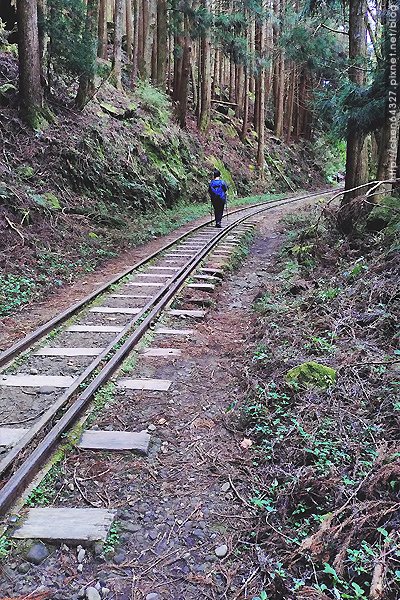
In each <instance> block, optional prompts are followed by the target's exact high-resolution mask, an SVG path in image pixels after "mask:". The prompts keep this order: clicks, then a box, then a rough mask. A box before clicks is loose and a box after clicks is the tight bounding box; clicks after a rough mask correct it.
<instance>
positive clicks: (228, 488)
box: [221, 481, 231, 493]
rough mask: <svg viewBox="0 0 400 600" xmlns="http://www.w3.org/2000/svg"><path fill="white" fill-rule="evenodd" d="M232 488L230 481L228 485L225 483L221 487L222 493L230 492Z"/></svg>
mask: <svg viewBox="0 0 400 600" xmlns="http://www.w3.org/2000/svg"><path fill="white" fill-rule="evenodd" d="M230 487H231V484H230V483H229V481H227V482H226V483H224V485H222V486H221V492H224V493H225V492H229V490H230Z"/></svg>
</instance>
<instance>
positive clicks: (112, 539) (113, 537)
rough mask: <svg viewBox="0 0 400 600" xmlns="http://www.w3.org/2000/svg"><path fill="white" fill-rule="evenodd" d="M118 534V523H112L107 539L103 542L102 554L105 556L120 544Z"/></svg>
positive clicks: (119, 530)
mask: <svg viewBox="0 0 400 600" xmlns="http://www.w3.org/2000/svg"><path fill="white" fill-rule="evenodd" d="M120 533H121V526H120V524H119V523H118V521H114V523H113V524H112V525H111V527H110V530H109V532H108V535H107V539H106V541H105V542H104V546H103V554H105V555H106V556H107V554H110V553H112V552H114V550H115V548H116V547H117V546H118V544H119V543H120Z"/></svg>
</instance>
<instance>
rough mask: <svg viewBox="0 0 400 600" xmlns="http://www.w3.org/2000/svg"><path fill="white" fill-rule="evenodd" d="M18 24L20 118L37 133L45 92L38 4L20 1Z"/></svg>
mask: <svg viewBox="0 0 400 600" xmlns="http://www.w3.org/2000/svg"><path fill="white" fill-rule="evenodd" d="M17 22H18V58H19V94H20V101H21V114H22V117H23V119H24V120H25V122H26V123H27V124H28V125H29V126H30V127H33V128H34V129H37V128H39V127H40V126H41V121H42V119H43V113H42V109H43V90H42V85H41V80H40V48H39V34H38V20H37V2H36V0H18V3H17Z"/></svg>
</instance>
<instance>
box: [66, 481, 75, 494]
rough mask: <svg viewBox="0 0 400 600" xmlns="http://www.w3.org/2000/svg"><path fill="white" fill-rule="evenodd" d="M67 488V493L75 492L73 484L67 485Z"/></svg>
mask: <svg viewBox="0 0 400 600" xmlns="http://www.w3.org/2000/svg"><path fill="white" fill-rule="evenodd" d="M67 488H68V489H69V491H70V492H74V491H75V486H74V484H73V483H69V484H68V485H67Z"/></svg>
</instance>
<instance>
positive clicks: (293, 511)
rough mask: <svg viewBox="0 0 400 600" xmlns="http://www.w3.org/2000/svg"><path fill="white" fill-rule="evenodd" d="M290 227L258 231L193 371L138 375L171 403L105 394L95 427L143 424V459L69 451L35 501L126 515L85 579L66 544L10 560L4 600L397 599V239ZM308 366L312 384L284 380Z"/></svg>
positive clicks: (298, 224)
mask: <svg viewBox="0 0 400 600" xmlns="http://www.w3.org/2000/svg"><path fill="white" fill-rule="evenodd" d="M304 204H306V203H304ZM318 211H320V208H319V209H318ZM290 213H291V209H290V208H289V207H282V208H279V209H274V210H272V211H270V212H269V213H268V215H267V216H266V217H265V218H264V219H263V220H262V221H261V222H260V224H259V226H258V227H257V230H256V234H255V237H254V240H253V241H252V243H251V245H250V248H249V253H248V256H247V258H246V259H245V261H244V262H243V264H242V266H241V267H240V268H239V270H238V271H237V272H236V273H234V274H232V275H230V276H228V277H227V278H226V280H225V281H224V283H223V285H222V286H221V287H220V288H218V290H216V292H215V298H214V301H215V302H214V305H213V307H211V308H210V310H209V311H208V312H207V316H206V318H205V320H204V321H202V322H200V323H198V324H197V325H195V335H194V336H193V338H190V339H187V340H183V341H181V342H180V343H179V347H180V348H181V349H183V350H184V352H183V353H182V357H179V358H177V359H175V360H173V361H169V360H168V361H167V362H166V363H163V364H160V362H159V361H157V360H154V361H150V362H146V363H143V362H139V363H138V364H136V365H135V366H134V367H133V369H134V371H133V372H134V373H135V376H145V377H162V378H166V379H172V378H173V379H174V381H175V382H176V385H175V386H174V387H175V391H174V392H167V393H165V394H163V395H162V397H161V398H160V396H158V395H157V394H156V393H151V392H150V393H148V392H143V393H141V394H140V395H138V396H135V401H134V402H133V397H132V396H130V395H129V393H128V394H127V393H121V391H115V390H114V391H109V392H108V394H107V397H106V398H105V399H106V405H105V406H104V407H103V409H102V410H101V411H100V412H99V414H98V415H97V417H96V419H97V420H96V425H97V426H99V427H101V428H107V427H110V428H115V427H116V428H118V429H120V428H121V423H122V424H123V425H124V426H125V427H126V428H128V429H130V428H134V429H143V428H146V427H147V428H148V427H150V430H151V431H152V436H154V437H155V442H154V445H153V448H152V451H151V453H150V456H149V457H148V458H137V459H135V460H132V458H131V457H128V456H121V457H120V459H119V460H114V461H113V462H112V463H110V461H109V455H108V454H107V453H102V454H101V455H99V454H98V453H96V454H95V453H93V452H90V451H88V452H82V451H79V450H72V452H71V453H70V454H68V455H67V456H66V457H65V460H64V461H63V462H62V464H61V465H60V467H59V470H58V472H57V474H56V479H54V478H53V479H52V480H50V481H49V482H48V484H47V487H46V485H45V486H44V487H43V488H42V489H41V491H40V494H39V495H38V496H37V499H36V501H38V499H39V501H40V502H44V503H50V504H54V505H58V506H65V505H68V506H82V502H83V501H85V502H89V504H91V505H99V501H100V505H102V506H112V507H115V508H118V522H117V527H116V528H114V529H113V531H112V534H111V535H110V537H109V540H108V542H107V545H106V548H97V547H95V548H94V550H87V551H86V553H85V557H84V560H83V571H82V572H79V570H78V563H77V554H76V551H75V549H73V548H68V547H67V546H62V547H61V548H56V547H50V546H49V547H48V550H49V556H48V558H46V560H45V561H44V562H42V563H41V564H40V565H39V566H33V565H32V564H30V563H28V562H27V560H26V549H24V548H22V547H21V546H17V547H15V548H14V549H13V550H12V552H11V554H10V556H9V558H8V561H7V565H6V566H3V575H2V582H1V584H0V595H1V594H2V595H3V596H14V597H15V595H16V594H21V595H22V594H30V593H32V592H34V591H35V590H39V591H40V590H42V591H43V590H44V592H45V591H46V590H47V591H49V595H48V597H49V598H54V599H60V600H61V599H63V600H67V599H68V600H75V599H77V598H80V597H82V598H83V597H84V596H85V590H87V586H94V587H95V586H97V588H98V589H101V590H103V591H102V594H103V596H104V597H107V598H110V599H112V598H115V600H142V599H145V598H146V599H147V600H167V599H169V600H172V599H173V600H199V599H201V598H208V599H210V598H211V599H214V600H222V599H226V600H245V599H249V600H250V599H261V600H303V599H304V600H327V599H329V600H335V599H342V598H343V599H348V600H357V599H358V600H367V599H368V598H374V596H373V595H371V593H375V592H376V590H377V589H379V586H381V585H382V586H383V587H384V590H385V591H384V592H383V593H381V594H380V596H376V597H377V598H378V597H379V598H381V599H382V600H383V599H384V600H397V599H398V598H399V596H400V572H399V568H398V564H399V560H400V550H399V544H398V542H399V538H398V530H399V509H400V503H399V501H398V493H399V482H400V477H399V476H400V461H399V452H398V442H399V425H400V402H399V398H398V395H397V396H396V390H398V385H399V381H398V380H399V377H398V360H397V359H398V338H397V337H396V333H395V325H396V320H397V316H396V312H395V299H396V296H397V294H398V263H397V262H396V253H395V250H394V247H393V244H392V241H393V240H391V238H390V235H389V237H387V232H386V231H385V232H382V233H380V234H376V235H374V236H370V238H369V240H368V245H365V244H364V243H363V239H364V238H362V237H360V238H356V237H355V238H354V239H353V240H351V242H348V241H346V240H344V239H342V238H341V237H340V236H339V234H337V233H335V229H334V227H332V222H323V223H321V224H320V228H319V229H318V231H317V235H316V234H315V230H313V232H312V233H311V232H310V222H313V221H314V220H315V219H316V216H317V213H315V208H314V209H307V210H306V211H305V212H300V213H299V212H298V211H296V213H293V212H292V213H291V214H290ZM283 217H285V219H284V221H283V222H282V218H283ZM171 324H172V325H176V323H171ZM165 343H166V345H168V344H169V345H170V344H171V340H169V341H168V340H166V341H165ZM306 361H313V362H314V363H316V364H317V368H316V370H315V369H311V371H310V370H309V369H308V370H307V369H306V370H305V371H303V372H302V373H301V374H300V376H299V374H298V373H297V378H296V376H295V375H296V374H294V375H292V378H291V379H288V377H287V373H288V371H289V370H290V369H291V368H293V367H297V366H298V365H301V364H303V363H305V362H306ZM327 367H330V368H331V369H333V370H334V371H329V370H327V369H326V368H327ZM131 368H132V367H131ZM76 482H80V484H79V485H76ZM104 588H105V589H106V590H108V592H106V591H104ZM371 588H372V592H371ZM374 590H375V592H374ZM379 593H380V592H379ZM43 597H45V596H43Z"/></svg>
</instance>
